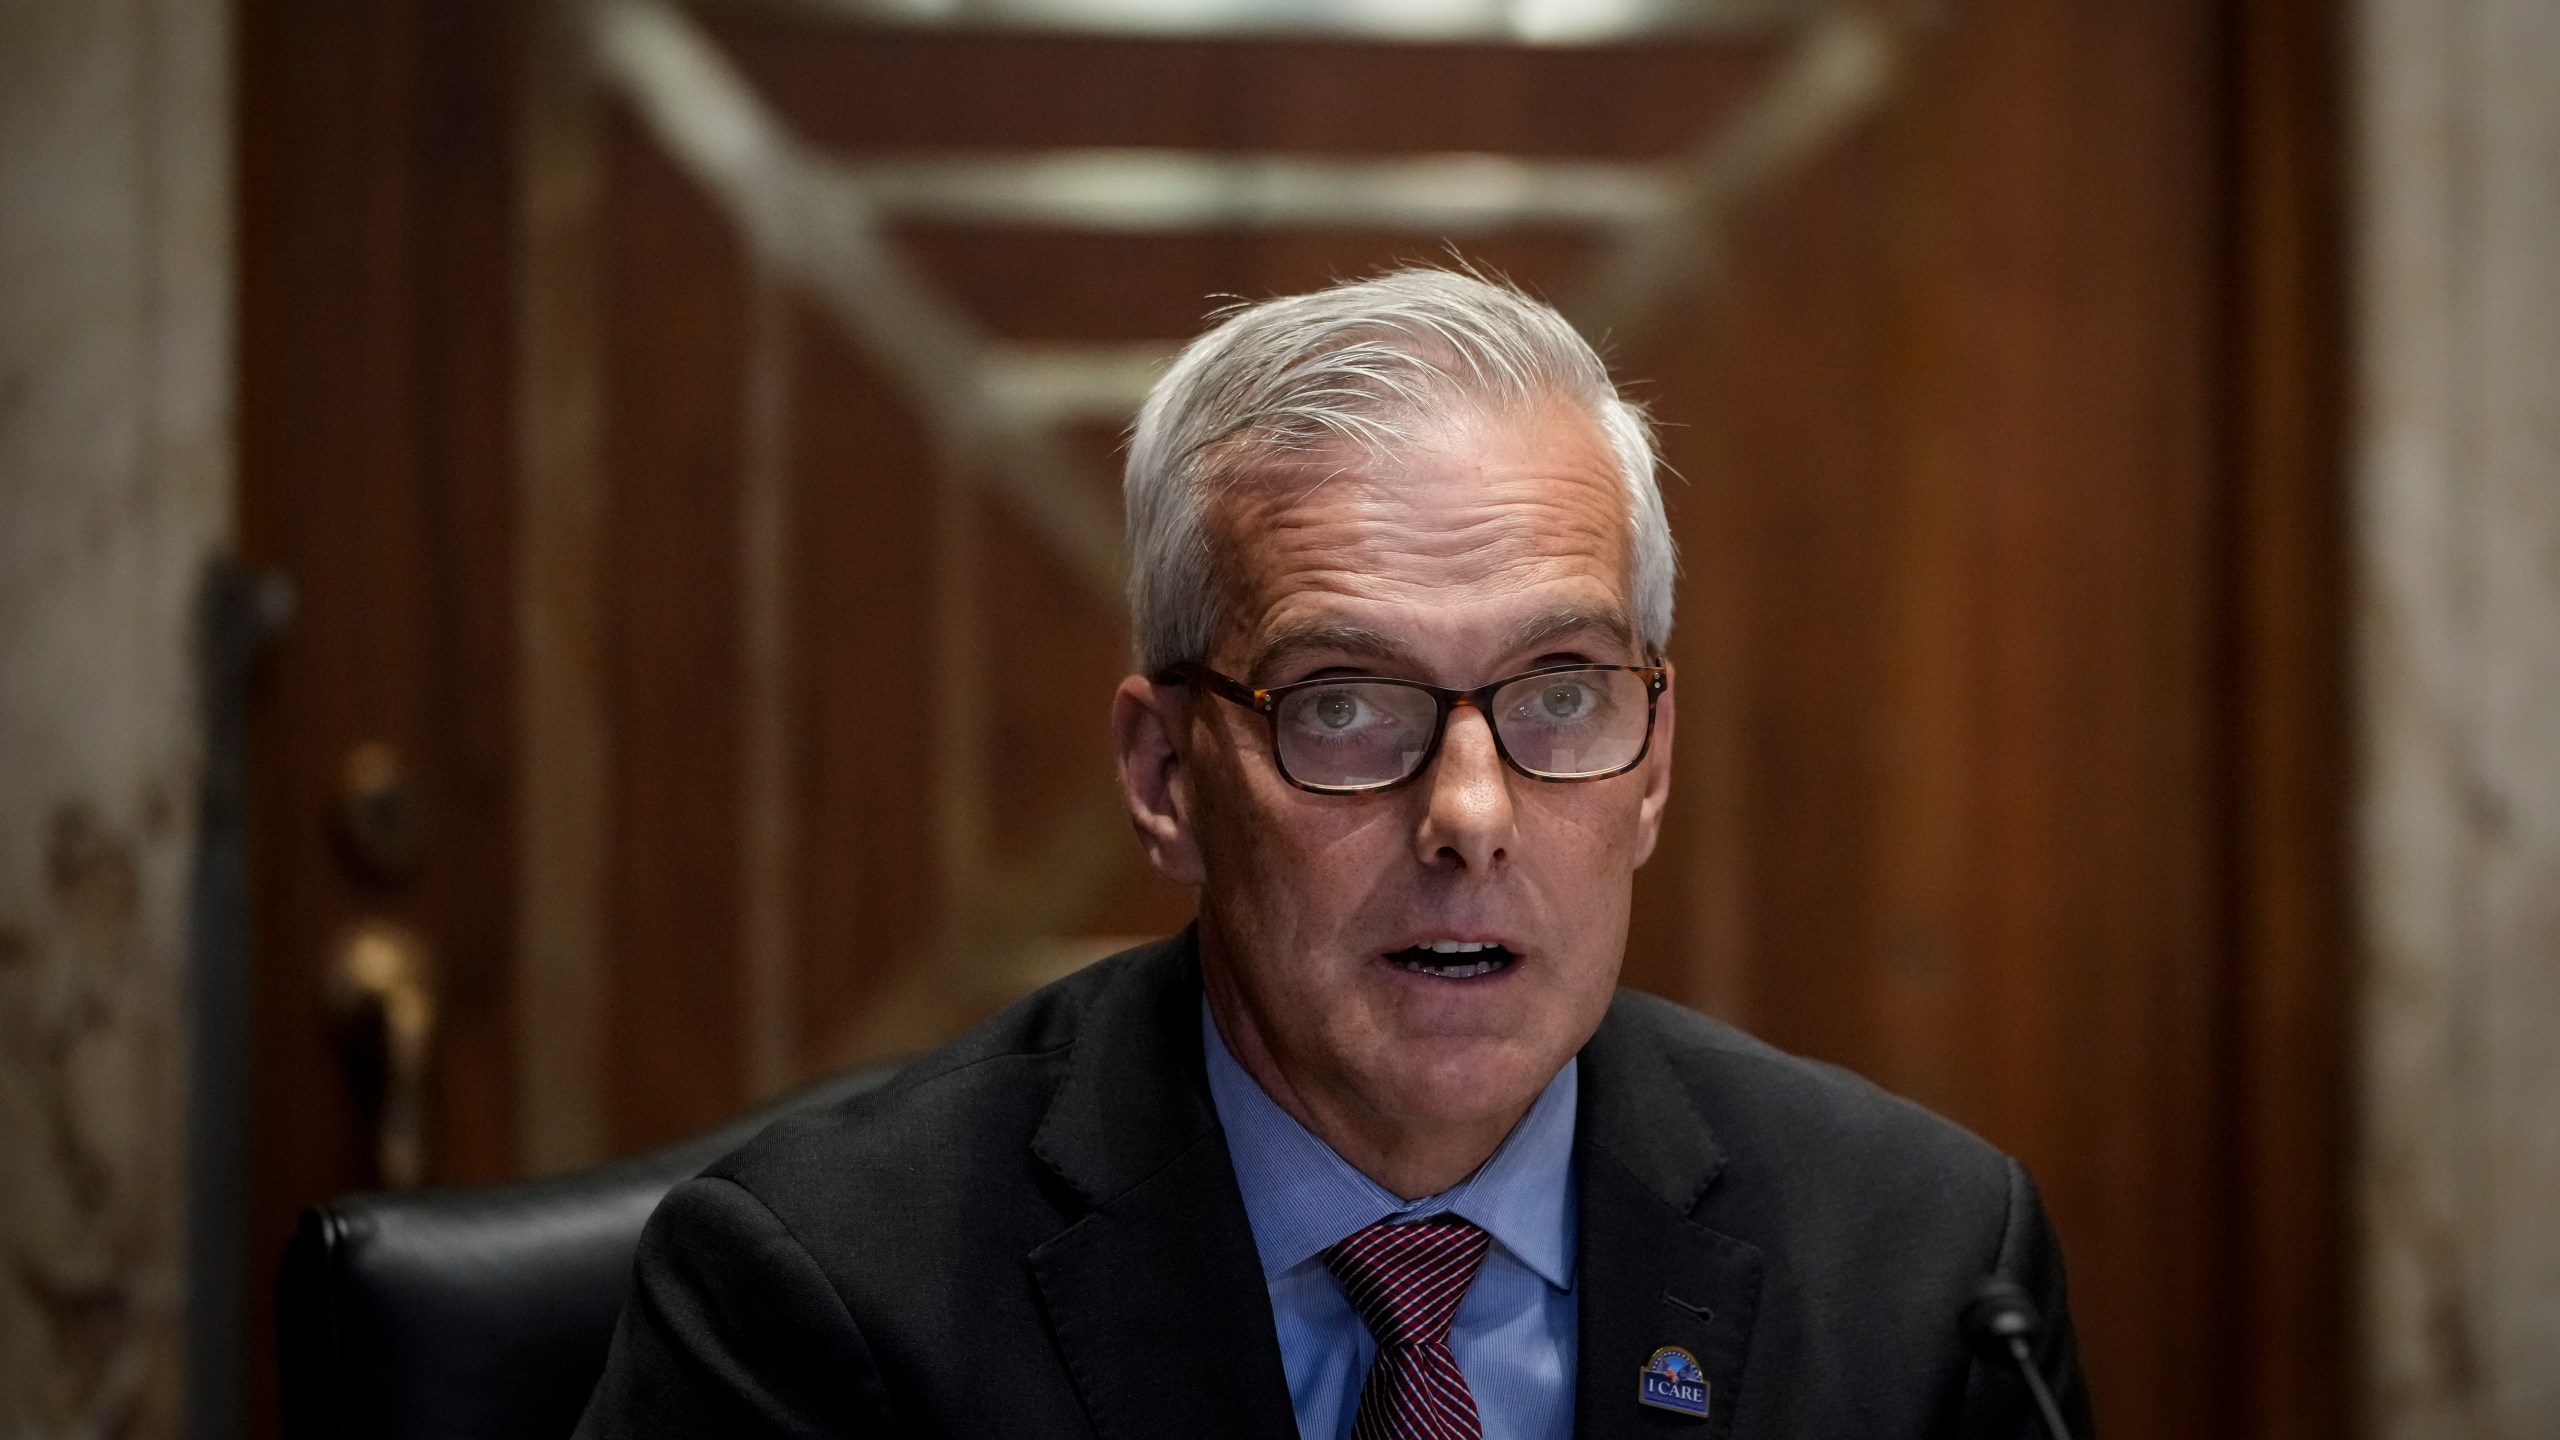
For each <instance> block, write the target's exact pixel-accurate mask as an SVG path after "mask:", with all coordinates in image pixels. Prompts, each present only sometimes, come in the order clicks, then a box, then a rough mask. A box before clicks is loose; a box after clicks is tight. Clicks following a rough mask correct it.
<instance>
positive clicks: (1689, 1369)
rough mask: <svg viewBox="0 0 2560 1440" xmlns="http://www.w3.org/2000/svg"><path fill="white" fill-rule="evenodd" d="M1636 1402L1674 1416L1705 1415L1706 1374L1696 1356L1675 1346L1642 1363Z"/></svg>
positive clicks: (1660, 1350) (1656, 1353)
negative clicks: (1668, 1412)
mask: <svg viewBox="0 0 2560 1440" xmlns="http://www.w3.org/2000/svg"><path fill="white" fill-rule="evenodd" d="M1636 1399H1637V1400H1638V1401H1640V1402H1642V1403H1644V1404H1646V1405H1650V1406H1652V1407H1653V1408H1654V1409H1656V1410H1668V1411H1670V1412H1672V1413H1673V1414H1675V1415H1695V1416H1698V1417H1700V1418H1701V1419H1703V1418H1705V1416H1706V1413H1707V1375H1706V1372H1705V1371H1703V1370H1701V1369H1699V1368H1698V1357H1697V1356H1695V1355H1692V1354H1690V1353H1689V1352H1688V1351H1686V1350H1683V1349H1681V1348H1680V1347H1679V1346H1677V1345H1665V1346H1663V1347H1662V1348H1661V1349H1659V1350H1656V1351H1654V1352H1653V1358H1652V1359H1650V1360H1647V1361H1646V1362H1644V1372H1643V1374H1641V1375H1640V1376H1638V1377H1637V1380H1636Z"/></svg>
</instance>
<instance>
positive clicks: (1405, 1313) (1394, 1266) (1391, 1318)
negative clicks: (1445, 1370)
mask: <svg viewBox="0 0 2560 1440" xmlns="http://www.w3.org/2000/svg"><path fill="white" fill-rule="evenodd" d="M1492 1243H1493V1237H1492V1236H1490V1235H1488V1234H1486V1233H1485V1232H1484V1231H1483V1230H1482V1229H1480V1228H1478V1227H1477V1226H1475V1225H1472V1224H1470V1223H1468V1222H1467V1221H1464V1220H1461V1219H1459V1218H1458V1217H1456V1216H1454V1215H1443V1216H1440V1217H1438V1218H1436V1219H1431V1220H1424V1221H1419V1222H1416V1223H1412V1224H1404V1225H1398V1224H1393V1223H1390V1222H1381V1223H1379V1224H1376V1225H1370V1226H1367V1227H1365V1228H1363V1229H1360V1230H1355V1231H1353V1232H1352V1233H1351V1234H1349V1235H1347V1236H1345V1237H1344V1238H1343V1239H1342V1241H1341V1242H1340V1243H1339V1244H1337V1245H1335V1246H1334V1247H1333V1248H1332V1249H1330V1250H1327V1251H1326V1252H1325V1253H1324V1263H1325V1267H1326V1268H1327V1269H1329V1270H1331V1271H1332V1272H1333V1278H1334V1283H1336V1284H1338V1285H1340V1286H1341V1287H1342V1294H1343V1298H1345V1299H1347V1300H1349V1301H1350V1302H1351V1308H1352V1309H1353V1310H1355V1311H1357V1312H1359V1315H1360V1320H1361V1323H1363V1324H1365V1325H1367V1326H1368V1327H1369V1334H1370V1335H1371V1336H1372V1337H1373V1338H1375V1339H1376V1340H1377V1342H1378V1348H1379V1349H1381V1350H1392V1349H1396V1348H1399V1347H1404V1346H1413V1345H1437V1344H1441V1343H1443V1342H1445V1341H1446V1340H1447V1339H1448V1338H1449V1325H1450V1322H1451V1321H1453V1320H1455V1319H1457V1318H1458V1305H1459V1302H1461V1301H1463V1300H1465V1299H1466V1298H1467V1287H1468V1286H1469V1285H1471V1284H1473V1283H1475V1278H1476V1269H1477V1267H1478V1266H1480V1265H1482V1264H1483V1263H1484V1256H1485V1250H1486V1248H1487V1247H1489V1246H1490V1245H1491V1244H1492Z"/></svg>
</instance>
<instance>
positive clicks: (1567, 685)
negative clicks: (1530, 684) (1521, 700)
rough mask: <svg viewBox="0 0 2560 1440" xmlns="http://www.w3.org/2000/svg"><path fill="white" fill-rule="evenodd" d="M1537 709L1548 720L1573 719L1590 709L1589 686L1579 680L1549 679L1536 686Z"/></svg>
mask: <svg viewBox="0 0 2560 1440" xmlns="http://www.w3.org/2000/svg"><path fill="white" fill-rule="evenodd" d="M1538 709H1539V710H1540V711H1542V712H1544V714H1545V716H1546V718H1548V719H1550V720H1574V719H1578V718H1580V717H1581V716H1582V715H1583V714H1585V713H1586V712H1588V711H1589V710H1590V709H1591V687H1590V686H1588V685H1586V684H1584V683H1583V682H1581V681H1579V680H1561V679H1560V680H1550V681H1548V682H1547V683H1546V684H1544V685H1541V686H1539V687H1538Z"/></svg>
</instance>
